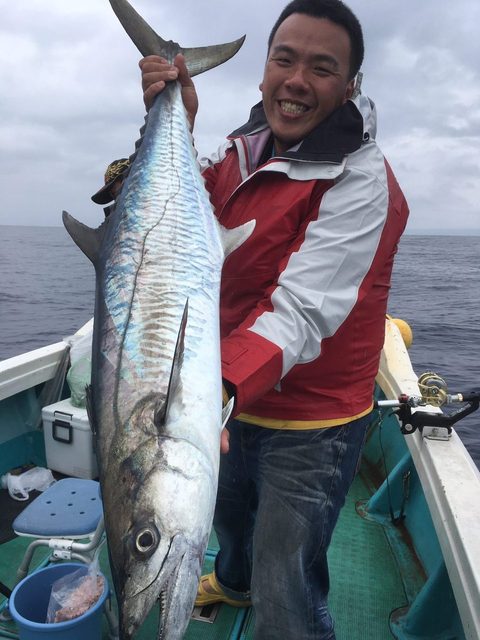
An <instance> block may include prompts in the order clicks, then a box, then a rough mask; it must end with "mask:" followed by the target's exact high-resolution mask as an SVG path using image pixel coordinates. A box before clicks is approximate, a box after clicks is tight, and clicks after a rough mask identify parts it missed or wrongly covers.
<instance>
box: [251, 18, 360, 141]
mask: <svg viewBox="0 0 480 640" xmlns="http://www.w3.org/2000/svg"><path fill="white" fill-rule="evenodd" d="M349 65H350V38H349V35H348V33H347V31H346V30H345V29H344V28H343V27H341V26H339V25H337V24H335V23H333V22H331V21H330V20H327V19H324V18H313V17H311V16H307V15H304V14H300V13H294V14H292V15H290V16H289V17H288V18H286V19H285V20H284V21H283V22H282V24H281V25H280V27H279V28H278V30H277V32H276V34H275V36H274V38H273V41H272V46H271V47H270V51H269V53H268V58H267V63H266V65H265V71H264V75H263V82H262V83H261V85H260V90H261V91H262V96H263V106H264V109H265V113H266V116H267V120H268V123H269V125H270V128H271V129H272V132H273V136H274V141H275V151H276V153H281V152H284V151H287V149H289V148H290V147H292V146H293V145H295V144H296V143H297V142H300V141H301V140H303V139H304V138H305V136H306V135H307V134H308V133H310V131H312V129H314V128H315V127H316V126H317V125H318V124H319V123H320V122H321V121H322V120H324V119H325V118H326V117H327V116H328V115H330V114H331V113H332V111H334V110H335V109H337V108H338V107H339V106H340V105H342V104H343V103H344V102H346V100H348V99H349V98H350V96H351V95H352V92H353V88H354V80H350V81H349V79H348V78H349Z"/></svg>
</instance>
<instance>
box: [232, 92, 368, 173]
mask: <svg viewBox="0 0 480 640" xmlns="http://www.w3.org/2000/svg"><path fill="white" fill-rule="evenodd" d="M266 129H267V130H268V122H267V119H266V116H265V111H264V109H263V104H262V102H259V103H258V104H256V105H255V106H254V107H253V108H252V110H251V112H250V118H249V120H248V122H246V123H245V124H244V125H242V126H241V127H239V128H238V129H236V130H235V131H233V132H232V133H231V134H230V135H229V136H228V137H229V138H230V139H232V138H238V137H240V136H246V137H247V138H248V136H251V135H253V134H256V133H259V132H260V131H264V130H266ZM363 140H364V118H363V117H362V115H361V113H360V111H359V109H358V107H357V105H356V101H355V102H354V101H351V100H348V101H347V102H346V103H345V104H343V105H342V106H341V107H339V108H338V109H335V111H333V113H331V114H330V115H329V116H328V118H326V119H325V120H322V122H320V124H319V125H318V126H317V127H316V128H315V129H314V130H313V131H311V132H310V133H309V134H308V136H307V137H306V138H305V139H304V140H302V142H301V143H300V144H299V145H297V146H295V147H294V148H293V149H290V150H289V151H287V152H285V153H283V154H282V155H281V157H282V158H285V159H288V160H302V161H311V162H334V163H341V162H342V161H343V159H344V157H345V156H346V155H347V154H349V153H353V152H354V151H357V149H359V148H360V146H361V144H362V141H363Z"/></svg>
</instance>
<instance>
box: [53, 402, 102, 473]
mask: <svg viewBox="0 0 480 640" xmlns="http://www.w3.org/2000/svg"><path fill="white" fill-rule="evenodd" d="M42 418H43V437H44V439H45V452H46V454H47V466H48V468H49V469H53V470H54V471H59V472H60V473H64V474H65V475H67V476H73V477H75V478H88V479H92V478H97V477H98V471H97V460H96V458H95V452H94V450H93V435H92V431H91V429H90V423H89V422H88V416H87V410H86V409H85V408H83V407H74V406H73V405H72V403H71V402H70V398H68V399H67V400H62V401H61V402H56V403H55V404H51V405H49V406H48V407H44V408H43V409H42Z"/></svg>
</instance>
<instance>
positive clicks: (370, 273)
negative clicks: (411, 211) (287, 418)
mask: <svg viewBox="0 0 480 640" xmlns="http://www.w3.org/2000/svg"><path fill="white" fill-rule="evenodd" d="M363 160H365V159H363ZM368 160H369V166H368V169H369V170H368V172H365V171H364V170H362V168H359V167H358V166H355V165H353V166H352V165H350V166H349V165H348V163H347V165H346V168H345V171H344V172H343V174H342V175H341V176H340V177H339V178H338V179H337V181H336V182H335V183H334V184H333V186H332V187H331V188H330V189H328V190H327V191H326V192H325V193H324V194H323V196H322V198H321V201H320V205H319V206H318V207H317V210H316V211H314V212H312V216H311V217H309V219H308V223H307V224H306V225H305V226H304V227H303V228H302V229H301V230H300V232H299V235H298V236H297V238H296V240H295V242H294V243H293V244H292V246H291V247H290V250H289V251H288V254H287V255H285V256H284V257H283V259H282V261H281V263H280V264H279V267H278V277H277V281H276V282H274V283H273V284H272V286H271V287H270V288H269V289H268V290H267V291H266V292H265V296H264V298H263V299H262V300H260V301H259V302H258V304H257V305H256V307H255V308H254V309H252V311H251V313H250V314H249V315H248V317H247V318H246V319H245V320H244V321H243V322H242V324H241V325H240V326H239V327H237V328H236V329H235V330H234V331H232V332H231V333H230V334H229V335H228V336H227V337H225V338H224V339H223V340H222V373H223V377H224V380H225V382H226V386H227V388H230V389H231V390H232V392H233V393H234V394H235V396H236V409H235V411H236V412H241V411H243V410H245V409H246V408H247V407H248V406H249V405H250V404H252V402H254V401H255V400H257V399H258V398H260V397H261V396H262V395H264V394H265V393H266V392H267V391H269V390H270V389H272V388H273V387H275V386H276V385H277V384H278V383H279V381H280V380H281V378H282V377H283V376H285V375H286V374H287V373H288V371H290V369H291V368H292V367H293V366H295V365H297V364H302V363H307V362H311V361H312V360H314V359H316V358H318V356H319V355H320V351H321V343H322V339H323V338H326V337H330V336H332V335H334V333H335V332H336V331H337V330H338V329H339V327H340V326H341V325H342V324H343V323H344V321H345V320H346V318H348V316H349V314H350V313H351V312H352V309H353V308H354V306H355V304H356V303H357V301H358V300H359V299H362V298H363V297H364V296H366V295H368V292H369V289H370V288H371V287H372V284H373V283H374V282H375V280H376V278H377V277H378V274H379V273H380V272H381V271H382V269H383V267H384V265H385V263H386V262H387V261H388V260H391V259H392V256H393V254H394V252H395V250H396V245H397V243H398V239H399V237H400V235H401V233H402V231H403V228H404V226H405V222H406V218H407V214H408V210H407V207H406V203H405V200H404V198H403V195H402V194H401V191H400V190H399V189H398V185H396V182H395V179H394V178H393V174H391V172H390V169H389V167H388V165H387V164H386V163H385V161H384V159H383V156H381V154H379V153H378V154H376V155H375V156H374V157H373V158H369V159H368ZM372 163H373V164H374V165H375V166H374V167H373V169H374V170H372V166H371V165H372ZM364 165H365V162H363V163H362V167H363V166H364ZM393 183H394V184H395V185H396V188H395V191H396V192H397V191H398V193H397V195H396V196H395V195H392V194H391V193H390V189H389V187H390V185H391V184H393Z"/></svg>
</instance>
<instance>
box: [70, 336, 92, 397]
mask: <svg viewBox="0 0 480 640" xmlns="http://www.w3.org/2000/svg"><path fill="white" fill-rule="evenodd" d="M70 343H71V348H70V362H71V367H70V369H69V370H68V373H67V383H68V386H69V387H70V394H71V402H72V404H73V406H74V407H84V406H85V402H86V391H85V389H86V387H87V386H88V385H89V384H90V378H91V372H92V330H90V331H89V332H88V333H86V334H85V335H83V336H81V337H78V336H75V337H74V338H71V339H70Z"/></svg>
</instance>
